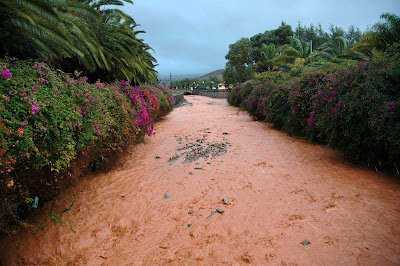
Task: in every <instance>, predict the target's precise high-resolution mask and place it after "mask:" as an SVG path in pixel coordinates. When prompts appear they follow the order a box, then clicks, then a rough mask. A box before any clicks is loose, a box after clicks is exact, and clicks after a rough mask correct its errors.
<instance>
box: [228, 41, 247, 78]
mask: <svg viewBox="0 0 400 266" xmlns="http://www.w3.org/2000/svg"><path fill="white" fill-rule="evenodd" d="M250 53H251V42H250V40H249V39H248V38H242V39H240V40H239V41H237V42H236V43H234V44H231V45H229V52H228V54H227V55H226V56H225V58H226V59H227V60H228V62H227V63H226V69H225V72H224V80H225V82H227V83H228V84H237V83H241V82H244V81H246V80H248V79H250V78H251V77H252V75H253V60H252V58H251V55H250Z"/></svg>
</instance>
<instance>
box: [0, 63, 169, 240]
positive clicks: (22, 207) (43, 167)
mask: <svg viewBox="0 0 400 266" xmlns="http://www.w3.org/2000/svg"><path fill="white" fill-rule="evenodd" d="M0 73H1V77H0V113H1V116H0V176H1V177H0V200H1V205H2V206H1V210H0V232H8V233H10V232H14V231H15V230H16V228H17V227H18V226H17V225H18V224H20V223H21V219H23V218H24V217H26V216H27V215H28V214H29V213H30V212H31V211H32V209H34V208H36V207H37V204H36V205H32V203H33V202H34V201H35V200H34V199H36V198H37V199H39V200H40V201H39V205H41V204H42V203H43V202H44V201H46V200H50V199H51V198H52V197H54V195H56V194H58V193H59V192H60V191H61V190H62V189H63V188H64V187H65V186H66V185H67V184H68V183H70V182H71V180H70V179H72V178H76V177H78V176H79V175H80V174H81V173H82V172H83V171H84V170H83V168H87V167H93V165H94V164H96V165H99V163H98V162H99V160H100V161H101V160H102V159H104V157H106V156H107V154H112V153H115V152H116V151H120V150H121V149H123V148H124V147H126V146H127V145H129V144H130V143H132V142H134V141H139V140H141V139H142V138H143V137H144V135H145V134H148V135H151V134H152V131H153V121H154V119H156V118H157V117H159V116H160V115H165V114H166V113H168V112H169V111H170V110H171V109H172V107H173V105H172V103H171V101H170V100H171V98H172V95H171V94H170V92H169V90H168V89H167V88H156V87H143V88H139V87H134V86H132V85H131V84H130V83H129V82H126V81H119V82H115V83H112V84H104V83H100V82H97V83H95V84H88V83H87V78H86V77H79V74H78V73H75V77H71V76H70V75H68V74H65V73H62V72H61V71H54V70H52V69H50V68H49V67H48V66H47V65H46V64H43V63H38V62H32V61H19V60H15V59H8V58H6V59H1V60H0ZM82 158H84V159H82ZM80 160H81V161H82V162H80ZM77 161H78V162H77ZM73 165H75V168H76V167H78V168H82V169H78V170H77V169H73V167H72V166H73ZM32 206H33V207H32Z"/></svg>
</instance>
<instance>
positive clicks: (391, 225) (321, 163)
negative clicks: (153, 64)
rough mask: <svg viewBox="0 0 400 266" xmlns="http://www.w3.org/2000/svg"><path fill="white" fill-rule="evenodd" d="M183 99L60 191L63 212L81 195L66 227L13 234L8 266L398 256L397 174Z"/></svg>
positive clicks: (388, 260)
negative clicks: (151, 128)
mask: <svg viewBox="0 0 400 266" xmlns="http://www.w3.org/2000/svg"><path fill="white" fill-rule="evenodd" d="M185 97H186V99H187V100H188V102H190V103H192V106H189V105H187V106H183V107H181V108H177V109H174V111H173V112H172V113H170V114H169V115H167V116H166V117H165V119H164V120H161V121H159V122H158V123H156V125H155V133H156V134H155V135H153V136H152V137H151V138H147V137H146V139H145V143H142V144H139V145H137V146H135V147H132V149H131V150H130V151H129V152H127V154H126V156H125V158H123V159H122V160H121V161H119V162H118V165H117V167H116V168H115V169H114V170H112V171H110V172H107V173H100V174H95V175H92V176H89V177H87V178H84V179H82V180H81V182H80V183H79V184H78V185H77V186H75V187H73V188H71V189H69V190H68V191H67V192H66V193H64V194H62V195H60V196H59V197H58V199H57V201H56V202H55V204H54V208H59V209H61V210H63V209H66V208H68V207H69V206H70V205H71V201H70V200H75V204H74V205H73V206H72V207H71V208H70V210H69V211H68V212H66V213H64V214H63V216H62V219H63V220H64V224H63V225H62V226H60V225H50V226H48V227H46V228H45V229H44V230H43V231H42V230H39V231H37V232H35V233H32V232H24V233H21V234H19V235H17V236H16V237H14V238H13V240H7V239H3V240H2V241H1V243H0V259H1V261H3V263H4V264H5V265H12V264H18V263H20V264H68V263H72V264H102V263H104V264H108V265H119V264H133V265H138V264H163V263H164V264H165V263H171V264H223V263H228V264H245V263H252V264H257V265H260V264H268V263H269V264H295V263H296V264H300V265H309V264H326V265H340V264H345V265H354V264H363V265H376V264H382V265H396V264H399V263H400V251H399V250H400V249H399V247H400V237H399V236H400V229H399V227H398V221H399V219H400V208H399V204H398V199H399V196H400V188H399V185H398V184H397V183H396V180H395V179H394V178H391V177H390V176H385V175H383V174H379V175H377V174H376V173H375V172H373V171H370V170H361V169H357V168H355V167H354V166H352V165H349V164H347V163H346V162H345V161H344V160H343V159H342V157H341V156H340V154H339V153H337V152H335V151H333V150H330V149H328V148H326V147H324V146H320V145H314V144H310V143H308V142H306V141H304V140H299V139H295V138H291V137H289V136H287V135H286V134H285V133H282V132H279V131H276V130H274V129H272V127H271V125H270V124H268V123H263V122H257V121H254V120H253V119H252V118H251V117H250V116H249V115H247V114H245V113H244V112H239V110H238V109H237V108H235V107H231V106H229V105H228V103H227V102H226V100H221V99H211V98H206V97H201V96H185ZM161 133H162V134H161ZM224 199H225V202H224ZM52 207H53V206H52V204H47V205H46V206H45V207H44V209H43V215H44V214H45V213H49V212H51V209H52ZM40 218H41V217H40V215H39V216H38V217H36V220H37V221H39V220H40Z"/></svg>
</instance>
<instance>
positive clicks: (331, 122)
mask: <svg viewBox="0 0 400 266" xmlns="http://www.w3.org/2000/svg"><path fill="white" fill-rule="evenodd" d="M399 84H400V75H399V71H397V70H396V69H393V68H391V67H389V66H388V65H386V64H385V63H383V62H375V61H371V62H360V63H359V64H358V65H357V66H354V67H348V68H345V69H342V70H340V71H338V70H335V71H330V70H325V71H319V72H312V73H308V74H305V75H303V76H302V77H301V78H299V79H294V80H292V81H291V83H290V84H276V83H273V82H268V81H264V82H257V81H250V82H247V83H245V84H242V85H240V86H238V87H236V88H234V89H232V90H231V91H230V93H229V96H228V101H229V103H230V104H231V105H234V106H240V107H241V108H243V109H246V110H247V111H249V113H250V114H252V115H253V116H254V117H256V118H257V119H260V120H265V121H269V122H273V123H274V125H275V126H276V127H277V128H278V129H283V130H285V131H286V132H288V133H289V134H290V135H295V136H300V137H304V138H306V139H308V140H311V141H314V142H318V143H323V144H327V145H329V146H330V147H332V148H334V149H337V150H339V151H341V152H342V153H343V154H344V155H345V156H347V157H348V158H350V159H351V160H353V161H354V162H358V163H364V164H367V165H369V166H373V167H394V168H397V167H398V166H400V89H399Z"/></svg>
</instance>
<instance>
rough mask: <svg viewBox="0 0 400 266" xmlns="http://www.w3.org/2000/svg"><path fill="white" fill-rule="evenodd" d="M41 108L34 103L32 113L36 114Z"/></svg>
mask: <svg viewBox="0 0 400 266" xmlns="http://www.w3.org/2000/svg"><path fill="white" fill-rule="evenodd" d="M39 110H40V108H39V106H38V105H36V104H34V105H32V115H35V114H36V113H37V112H39Z"/></svg>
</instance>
